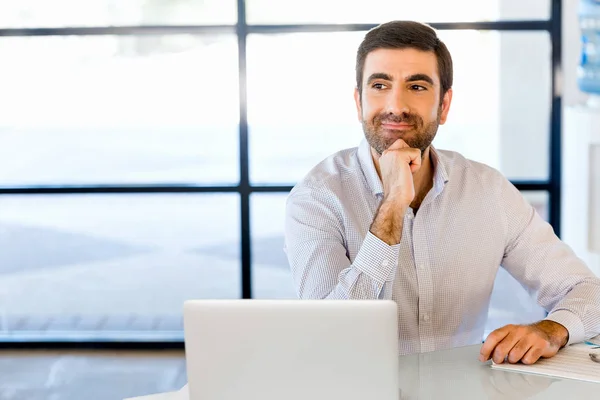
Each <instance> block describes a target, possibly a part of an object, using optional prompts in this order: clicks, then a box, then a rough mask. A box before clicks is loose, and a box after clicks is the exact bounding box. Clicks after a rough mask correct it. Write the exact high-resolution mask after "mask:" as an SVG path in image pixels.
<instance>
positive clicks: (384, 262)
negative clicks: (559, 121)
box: [381, 260, 390, 267]
mask: <svg viewBox="0 0 600 400" xmlns="http://www.w3.org/2000/svg"><path fill="white" fill-rule="evenodd" d="M388 265H390V262H389V261H388V260H383V261H382V262H381V266H382V267H387V266H388Z"/></svg>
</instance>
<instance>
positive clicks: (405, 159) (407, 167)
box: [379, 139, 422, 208]
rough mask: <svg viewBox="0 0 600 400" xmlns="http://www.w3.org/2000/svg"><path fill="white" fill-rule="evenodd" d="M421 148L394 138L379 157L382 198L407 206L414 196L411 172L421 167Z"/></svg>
mask: <svg viewBox="0 0 600 400" xmlns="http://www.w3.org/2000/svg"><path fill="white" fill-rule="evenodd" d="M421 161H422V160H421V150H419V149H413V148H411V147H409V146H408V144H406V142H405V141H404V140H402V139H398V140H396V141H395V142H394V143H393V144H392V145H391V146H390V147H389V148H388V149H387V150H385V151H384V152H383V153H382V154H381V157H380V158H379V169H380V172H381V181H382V183H383V194H384V200H387V201H392V202H394V203H396V204H398V205H400V206H402V207H403V208H408V207H409V206H410V203H412V201H413V199H414V198H415V185H414V181H413V174H414V173H415V172H417V171H418V170H419V169H420V168H421Z"/></svg>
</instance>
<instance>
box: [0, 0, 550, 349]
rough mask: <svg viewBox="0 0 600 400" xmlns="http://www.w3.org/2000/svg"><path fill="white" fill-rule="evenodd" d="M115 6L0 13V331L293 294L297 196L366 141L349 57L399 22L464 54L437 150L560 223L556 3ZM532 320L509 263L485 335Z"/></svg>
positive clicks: (120, 323) (79, 332)
mask: <svg viewBox="0 0 600 400" xmlns="http://www.w3.org/2000/svg"><path fill="white" fill-rule="evenodd" d="M552 1H557V0H552ZM121 3H122V2H117V1H116V0H93V1H86V2H85V4H84V3H83V2H81V1H76V0H60V1H55V2H52V4H50V3H47V2H45V1H42V0H18V1H17V0H8V1H3V2H1V4H0V59H2V68H1V69H0V87H1V88H2V90H1V91H0V110H1V111H2V112H0V249H2V250H1V251H0V276H1V279H0V316H1V318H0V341H9V340H18V341H22V340H25V341H27V340H36V341H40V340H41V341H45V340H53V341H55V340H59V341H60V340H81V341H87V340H92V341H104V340H123V341H128V340H136V341H137V340H150V339H151V340H158V341H161V340H165V341H168V340H181V339H182V337H183V336H182V332H181V330H182V323H181V312H182V303H183V301H184V300H186V299H191V298H241V297H244V298H249V297H254V298H295V297H296V293H295V289H294V287H293V284H292V281H291V277H290V273H289V267H288V263H287V259H286V256H285V254H284V253H283V220H284V212H285V210H284V206H285V199H286V196H287V192H288V191H289V190H290V189H291V187H292V186H293V185H294V184H295V183H296V182H297V181H298V180H299V179H301V178H302V177H303V176H304V175H305V174H306V173H307V172H308V171H309V170H310V168H312V167H313V166H314V165H315V164H316V163H318V162H319V161H321V160H322V159H323V158H325V157H327V156H328V155H330V154H332V153H334V152H336V151H338V150H341V149H343V148H348V147H354V146H356V145H358V143H359V142H360V140H361V138H362V137H363V134H362V130H361V126H360V124H359V123H358V122H357V121H356V114H355V106H354V100H353V90H354V85H355V81H354V80H355V75H354V60H355V56H356V49H357V47H358V44H359V43H360V41H361V39H362V37H363V36H364V34H365V32H366V31H367V30H368V29H370V28H372V27H373V26H375V25H376V24H378V23H381V22H385V21H387V20H391V19H416V20H421V21H424V22H429V23H432V25H433V26H434V27H436V28H438V30H439V34H440V36H441V38H442V39H443V40H444V41H445V42H446V44H447V45H448V47H449V49H450V51H451V53H452V55H453V58H454V62H455V85H454V99H453V105H452V110H451V113H450V117H449V120H448V123H447V124H446V125H444V126H443V127H441V128H440V131H439V133H438V136H437V138H436V141H435V142H434V144H435V145H436V146H437V147H438V148H443V149H449V150H455V151H459V152H461V153H462V154H464V155H465V156H467V157H469V158H471V159H474V160H477V161H480V162H484V163H486V164H489V165H491V166H493V167H495V168H497V169H499V170H500V171H501V172H503V173H504V174H505V175H506V176H507V177H508V178H510V179H512V180H513V181H514V182H515V184H516V185H517V187H519V188H520V189H523V190H525V192H524V193H525V195H526V196H527V198H528V200H529V201H530V202H531V203H532V204H533V205H534V206H535V207H536V208H537V209H538V211H539V212H540V213H541V215H542V216H544V218H547V219H548V220H549V221H550V222H551V223H552V224H555V225H556V224H557V223H558V220H557V219H556V215H557V214H556V212H554V211H553V210H555V209H556V207H557V206H558V203H557V201H558V200H557V199H558V198H559V192H558V191H559V189H560V185H558V184H557V183H559V182H558V179H559V175H560V174H557V169H556V165H559V164H557V163H558V162H559V160H558V159H556V158H555V157H554V158H553V154H555V153H556V150H555V149H556V146H558V145H559V143H558V142H557V141H556V140H555V139H556V137H560V131H559V126H560V125H559V124H558V125H557V124H556V121H559V120H558V119H557V113H559V112H560V110H559V109H557V105H559V104H560V103H557V102H556V100H557V97H553V94H552V93H553V92H552V87H553V71H554V68H555V67H556V65H555V64H554V61H553V60H555V59H556V57H553V56H555V55H556V51H557V49H556V47H555V46H553V43H554V44H556V43H559V42H560V37H559V36H558V35H559V31H557V30H555V29H554V28H553V27H554V26H555V24H557V23H558V24H559V23H560V15H558V14H560V12H558V14H557V13H556V11H555V12H554V13H551V9H552V8H551V5H552V2H551V1H550V0H536V1H531V2H528V4H527V5H524V4H523V3H522V2H517V1H515V0H495V1H489V2H481V1H474V0H461V1H460V2H459V3H458V4H457V2H452V3H450V2H447V1H444V0H428V1H426V2H421V3H422V4H421V3H419V6H418V7H407V4H413V3H409V2H407V1H404V0H403V1H391V0H377V1H370V2H355V3H348V2H346V1H344V2H342V1H341V0H326V1H323V0H320V1H318V2H316V1H312V0H311V1H305V2H296V3H293V2H292V3H290V2H285V5H284V3H283V2H274V1H270V0H245V1H244V0H237V1H236V0H135V1H128V2H127V4H121ZM317 8H318V9H319V12H318V13H316V12H314V10H315V9H317ZM65 10H68V12H65ZM381 10H385V13H383V14H382V13H381ZM382 15H384V17H382ZM558 100H560V98H558ZM552 122H554V124H552ZM558 172H560V170H558ZM508 294H510V295H508ZM540 315H543V310H540V309H539V308H538V307H537V306H536V305H535V303H534V302H533V300H532V294H530V293H527V292H526V291H525V290H524V289H523V288H521V287H520V285H519V284H518V283H517V282H516V281H515V280H514V279H512V278H511V277H510V276H509V275H508V274H505V273H504V272H503V271H501V273H500V274H499V276H498V279H497V282H496V286H495V289H494V294H493V297H492V307H491V309H490V322H489V326H490V329H491V328H492V327H496V326H499V325H500V324H503V323H508V322H528V321H530V320H534V319H538V318H539V317H540Z"/></svg>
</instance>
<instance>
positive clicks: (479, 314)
mask: <svg viewBox="0 0 600 400" xmlns="http://www.w3.org/2000/svg"><path fill="white" fill-rule="evenodd" d="M431 155H432V160H433V167H434V181H433V188H432V190H431V191H430V192H429V193H428V194H427V196H426V197H425V199H424V200H423V203H422V204H421V207H420V209H419V211H418V212H417V214H416V216H415V215H414V213H413V210H412V209H410V208H409V210H408V212H407V213H406V215H405V217H404V228H403V232H402V240H401V242H400V243H399V244H397V245H394V246H389V245H387V244H386V243H385V242H383V241H381V240H380V239H378V238H377V237H376V236H374V235H373V234H372V233H371V232H370V231H369V228H370V226H371V224H372V222H373V219H374V217H375V214H376V212H377V209H378V207H379V204H380V202H381V201H382V198H383V186H382V184H381V181H380V179H379V177H378V175H377V171H376V169H375V166H374V163H373V159H372V158H371V153H370V148H369V145H368V143H367V141H366V140H363V141H362V143H361V144H360V146H359V147H358V148H352V149H347V150H343V151H340V152H338V153H336V154H334V155H332V156H331V157H329V158H327V159H325V160H324V161H322V162H321V163H319V164H318V165H317V166H316V167H315V168H314V169H313V170H312V171H310V173H309V174H308V175H307V176H306V177H305V178H304V179H303V180H302V181H301V182H299V183H298V184H297V185H296V186H295V187H294V189H293V190H292V191H291V193H290V195H289V197H288V201H287V209H286V221H285V251H286V253H287V256H288V260H289V263H290V267H291V271H292V275H293V279H294V283H295V286H296V288H297V291H298V295H299V297H300V298H302V299H326V298H327V299H392V300H394V301H395V302H396V303H397V304H398V317H399V326H398V337H399V343H400V353H401V354H409V353H415V352H425V351H434V350H440V349H446V348H451V347H457V346H463V345H470V344H477V343H481V340H482V338H483V333H484V328H485V324H486V321H487V313H488V308H489V303H490V296H491V293H492V287H493V284H494V280H495V277H496V273H497V271H498V268H499V267H500V266H502V267H503V268H505V269H506V270H507V271H508V272H509V273H510V274H511V275H512V276H514V277H515V278H516V279H517V280H518V281H519V282H520V283H521V284H522V285H524V286H525V287H528V288H529V289H530V290H532V291H533V292H535V293H537V300H538V303H539V304H540V306H542V307H544V308H545V309H546V310H547V311H548V312H549V313H550V314H549V315H548V317H547V318H548V319H550V320H553V321H556V322H558V323H560V324H562V325H564V326H565V327H566V328H567V329H568V331H569V335H570V337H569V343H576V342H580V341H582V340H584V339H587V338H590V337H593V336H596V335H598V334H600V279H598V278H597V277H595V275H594V274H593V273H592V272H591V271H590V270H589V269H588V268H587V267H586V266H585V265H584V263H583V262H582V261H581V260H580V259H579V258H577V257H576V256H575V255H574V253H573V252H572V251H571V249H570V248H569V247H568V246H567V245H565V244H564V243H562V242H561V241H560V240H559V239H558V238H557V237H556V235H555V234H554V231H553V229H552V227H551V226H550V225H549V224H548V223H547V222H545V221H544V220H543V219H542V218H541V217H540V216H539V215H538V214H537V213H536V211H535V210H534V208H533V207H532V206H531V205H530V204H529V203H528V202H527V201H526V200H525V199H524V198H523V196H522V195H521V193H520V192H519V191H518V190H517V189H516V188H515V187H514V186H513V185H512V184H511V183H510V182H509V181H508V180H507V179H506V178H504V177H503V176H502V175H501V174H500V173H499V172H498V171H496V170H495V169H493V168H491V167H488V166H486V165H483V164H481V163H477V162H474V161H471V160H467V159H465V158H464V157H462V156H461V155H460V154H458V153H455V152H450V151H441V150H436V149H433V148H432V151H431Z"/></svg>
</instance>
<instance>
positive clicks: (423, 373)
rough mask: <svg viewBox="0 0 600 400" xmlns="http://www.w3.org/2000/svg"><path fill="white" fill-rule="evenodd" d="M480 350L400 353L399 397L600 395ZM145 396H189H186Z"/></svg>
mask: <svg viewBox="0 0 600 400" xmlns="http://www.w3.org/2000/svg"><path fill="white" fill-rule="evenodd" d="M479 349H480V346H468V347H461V348H456V349H451V350H444V351H436V352H431V353H422V354H413V355H409V356H402V357H400V393H399V399H401V400H409V399H410V400H413V399H424V400H427V399H444V400H454V399H456V400H459V399H460V400H480V399H491V400H501V399H502V400H504V399H506V400H509V399H510V400H515V399H532V400H533V399H544V400H554V399H556V400H567V399H578V400H579V399H581V400H592V399H600V384H596V383H589V382H582V381H576V380H570V379H558V378H548V377H544V376H539V375H531V374H521V373H518V372H508V371H499V370H495V369H492V368H491V366H490V362H488V363H485V364H482V363H480V362H479V360H478V359H477V358H478V356H479ZM589 362H590V363H591V362H592V361H589ZM598 373H599V374H600V364H598ZM143 400H187V396H186V395H183V396H181V395H180V394H178V395H173V396H172V397H171V396H164V397H163V396H160V397H156V398H154V397H153V396H151V397H144V398H143ZM247 400H259V399H247ZM307 400H310V399H307ZM330 400H337V399H330ZM372 400H377V399H372Z"/></svg>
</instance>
